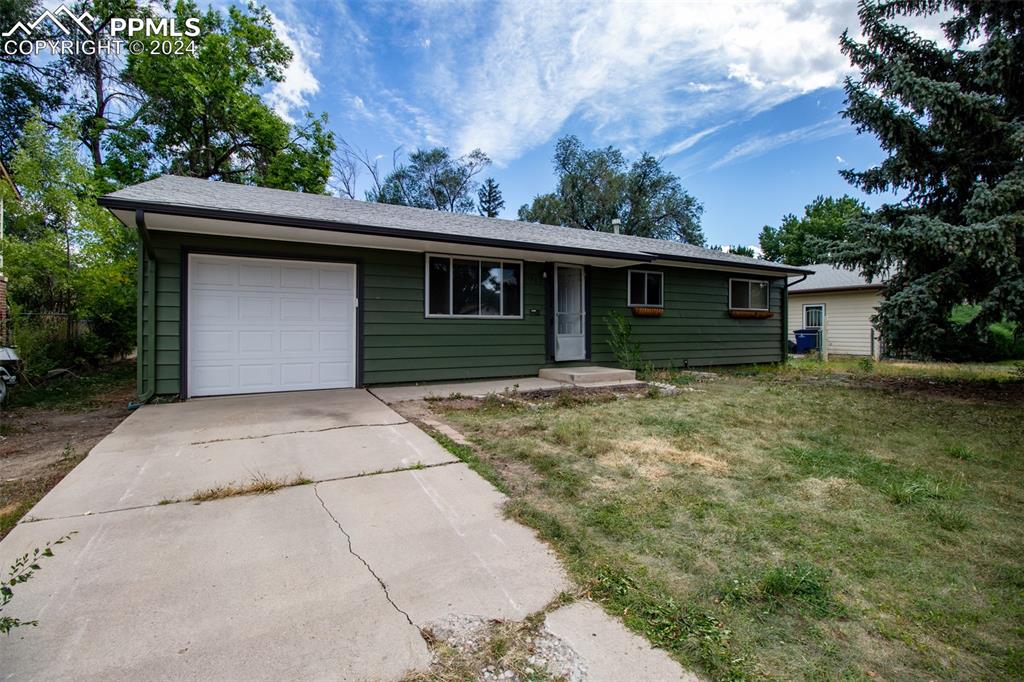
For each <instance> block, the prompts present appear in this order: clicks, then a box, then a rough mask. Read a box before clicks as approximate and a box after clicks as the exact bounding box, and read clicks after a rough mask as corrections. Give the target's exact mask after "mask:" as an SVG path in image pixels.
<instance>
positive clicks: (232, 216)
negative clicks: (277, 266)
mask: <svg viewBox="0 0 1024 682" xmlns="http://www.w3.org/2000/svg"><path fill="white" fill-rule="evenodd" d="M96 203H98V204H99V205H100V206H103V207H104V208H106V209H108V210H111V211H115V210H120V211H135V212H136V215H138V212H139V211H145V212H147V213H157V214H160V215H169V216H185V217H188V218H209V219H212V220H230V221H234V222H239V223H253V224H261V225H280V226H283V227H298V228H305V229H307V230H323V231H326V232H347V233H351V234H363V235H370V236H376V237H397V238H401V239H415V240H419V241H428V242H439V243H444V244H464V245H469V246H492V247H497V248H505V249H517V250H519V251H534V252H540V253H566V254H573V255H579V256H591V257H594V258H608V259H612V260H630V261H641V262H648V263H649V262H651V261H654V260H657V259H658V258H659V257H660V256H652V255H650V254H647V253H643V252H639V251H638V252H633V253H627V252H619V251H601V250H599V249H574V248H572V247H568V246H557V245H551V246H546V245H539V244H526V243H523V242H519V241H515V240H512V239H490V238H487V237H471V236H466V235H454V234H453V235H439V234H437V233H434V232H422V231H419V230H408V229H404V228H396V227H377V226H374V225H357V224H355V223H340V222H334V221H330V220H313V219H309V218H295V217H293V216H276V215H270V214H264V213H246V212H243V211H224V210H220V209H212V208H206V207H203V206H178V205H170V204H162V203H158V202H151V201H135V200H131V199H119V198H117V197H112V196H109V195H108V196H104V197H100V198H99V199H97V200H96Z"/></svg>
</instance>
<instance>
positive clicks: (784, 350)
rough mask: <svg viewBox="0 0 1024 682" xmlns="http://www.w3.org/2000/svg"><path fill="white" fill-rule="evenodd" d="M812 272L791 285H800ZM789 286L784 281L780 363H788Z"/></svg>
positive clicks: (786, 281)
mask: <svg viewBox="0 0 1024 682" xmlns="http://www.w3.org/2000/svg"><path fill="white" fill-rule="evenodd" d="M812 274H814V273H813V272H809V273H807V274H806V275H804V276H803V277H801V278H800V279H798V280H796V281H795V282H793V284H800V282H803V281H804V280H805V279H807V278H808V277H810V276H811V275H812ZM789 285H790V281H789V280H788V279H786V280H785V283H784V284H783V285H782V294H783V296H782V362H783V363H786V362H789Z"/></svg>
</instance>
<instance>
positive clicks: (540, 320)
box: [140, 231, 782, 394]
mask: <svg viewBox="0 0 1024 682" xmlns="http://www.w3.org/2000/svg"><path fill="white" fill-rule="evenodd" d="M150 234H151V237H152V242H153V247H154V249H155V251H156V257H157V260H158V264H157V291H156V305H155V307H156V353H155V356H154V357H152V358H150V357H148V354H147V353H145V352H144V349H145V346H144V347H143V351H142V353H141V355H140V357H141V358H142V362H143V363H150V362H153V363H155V365H156V393H157V394H174V393H178V392H179V391H180V389H181V386H180V358H181V355H180V352H181V321H182V318H181V287H182V282H181V254H182V247H183V246H187V247H188V248H190V249H193V250H213V251H233V252H236V253H238V254H239V255H247V254H252V255H266V256H273V257H281V258H288V257H295V258H313V259H315V258H323V259H344V260H357V261H359V263H360V264H361V266H362V267H361V273H360V274H361V276H362V279H363V298H362V300H361V301H360V305H361V306H362V309H363V310H362V313H363V358H364V362H363V383H364V384H386V383H399V382H415V381H443V380H459V379H474V378H487V377H511V376H524V375H532V374H536V373H537V371H538V370H539V369H540V368H542V367H544V366H546V365H547V364H548V363H547V362H546V355H545V340H544V334H545V324H544V320H545V312H546V311H545V309H544V307H545V295H544V286H545V281H544V278H543V264H541V263H531V262H527V263H524V275H523V279H524V291H523V310H524V317H523V319H521V320H517V319H509V320H459V319H428V318H426V317H425V316H424V314H423V295H424V291H423V268H424V255H423V254H422V253H410V252H403V251H383V250H376V249H358V248H349V247H335V246H326V245H322V244H301V243H297V242H274V241H265V240H249V239H239V238H228V237H216V236H208V235H197V234H196V235H193V234H185V233H174V232H157V231H152V232H151V233H150ZM437 251H438V252H443V249H442V248H438V249H437ZM647 269H650V268H647ZM665 272H666V278H665V302H666V310H665V315H664V316H663V317H661V318H657V319H647V318H632V317H630V318H629V319H630V321H631V322H632V324H633V330H634V336H635V338H636V339H637V340H638V341H639V342H640V343H641V346H642V348H643V350H644V356H645V358H646V359H649V360H650V361H652V362H653V363H654V364H656V365H657V366H667V365H669V364H674V365H676V366H682V365H683V364H684V362H688V363H689V364H690V365H708V364H726V363H741V362H769V361H778V360H779V359H780V348H781V341H780V339H781V333H782V328H781V326H780V324H781V321H780V320H781V318H780V316H778V315H777V316H776V317H775V318H772V319H770V320H733V319H731V318H730V317H729V316H728V311H727V310H726V308H727V305H728V295H729V292H728V280H729V276H728V275H727V274H723V273H718V272H713V271H707V270H674V269H673V270H666V271H665ZM626 276H627V275H626V269H617V270H607V269H600V268H591V269H590V285H591V287H592V290H591V296H592V314H591V318H590V322H591V333H592V344H593V345H592V351H593V361H594V362H597V363H601V364H614V358H613V357H612V355H611V353H610V351H609V350H608V344H607V338H608V332H607V325H606V321H605V320H606V317H607V315H608V313H609V312H610V311H611V310H619V311H620V312H622V313H623V314H624V315H626V316H627V317H628V316H630V311H629V308H628V307H627V306H626ZM778 284H779V282H776V283H775V285H773V288H772V297H771V305H772V309H773V310H774V311H776V312H778V310H779V305H780V294H781V287H780V286H778ZM531 309H533V310H537V311H538V312H539V314H537V315H531V314H530V311H531ZM150 314H151V311H150V310H149V306H148V305H143V318H144V319H148V316H149V315H150ZM147 339H148V337H147ZM577 364H578V363H577ZM147 366H148V364H147ZM145 388H146V387H145V386H140V389H141V390H144V389H145Z"/></svg>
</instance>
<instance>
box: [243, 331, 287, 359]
mask: <svg viewBox="0 0 1024 682" xmlns="http://www.w3.org/2000/svg"><path fill="white" fill-rule="evenodd" d="M275 336H276V334H275V333H274V332H272V331H266V330H242V331H240V332H238V352H239V353H264V354H265V353H273V352H274V351H275V350H277V349H276V348H275V347H274V346H275V344H274V337H275Z"/></svg>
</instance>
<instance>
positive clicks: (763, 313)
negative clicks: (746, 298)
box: [729, 310, 775, 320]
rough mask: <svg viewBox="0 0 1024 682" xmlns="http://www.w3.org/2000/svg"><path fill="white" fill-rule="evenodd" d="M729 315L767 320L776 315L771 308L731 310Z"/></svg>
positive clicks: (746, 318)
mask: <svg viewBox="0 0 1024 682" xmlns="http://www.w3.org/2000/svg"><path fill="white" fill-rule="evenodd" d="M729 317H736V318H740V319H745V320H767V319H768V318H770V317H775V313H773V312H772V311H770V310H730V311H729Z"/></svg>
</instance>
